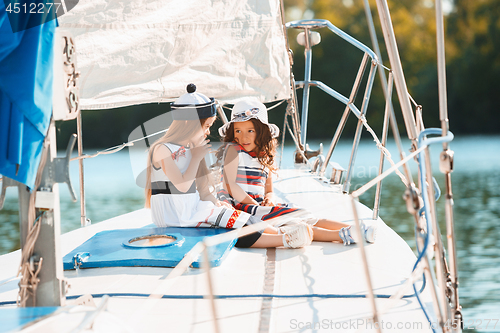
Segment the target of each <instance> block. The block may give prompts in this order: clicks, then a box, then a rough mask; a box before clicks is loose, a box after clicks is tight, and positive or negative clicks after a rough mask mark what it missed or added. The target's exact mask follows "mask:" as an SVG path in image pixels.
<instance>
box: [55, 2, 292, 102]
mask: <svg viewBox="0 0 500 333" xmlns="http://www.w3.org/2000/svg"><path fill="white" fill-rule="evenodd" d="M59 23H60V27H61V28H63V29H64V30H69V31H70V32H71V34H72V35H73V37H74V38H75V44H76V49H77V58H78V68H79V70H80V71H81V76H80V100H81V109H86V110H90V109H109V108H115V107H121V106H128V105H134V104H144V103H152V102H168V101H172V100H173V99H175V98H176V97H178V96H180V95H181V94H183V93H185V89H186V85H187V84H188V83H194V84H196V85H197V87H198V91H199V92H202V93H204V94H205V95H208V96H210V97H215V98H217V99H219V100H220V101H222V102H225V103H234V102H236V101H238V100H239V99H240V98H242V97H248V96H253V97H256V98H258V99H259V100H261V101H262V102H269V101H274V100H280V99H286V98H289V96H290V84H289V82H290V69H289V60H288V55H287V52H286V47H285V37H284V32H283V29H282V25H281V17H280V5H279V1H277V0H183V1H178V0H144V1H126V0H93V1H90V0H80V2H79V3H78V5H76V6H75V7H74V8H73V9H72V10H71V11H70V12H68V13H66V14H65V15H63V16H62V17H60V18H59Z"/></svg>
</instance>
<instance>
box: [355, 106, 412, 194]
mask: <svg viewBox="0 0 500 333" xmlns="http://www.w3.org/2000/svg"><path fill="white" fill-rule="evenodd" d="M359 120H361V122H362V123H363V126H365V128H366V130H367V131H368V132H369V133H370V134H371V136H372V137H373V141H375V144H376V146H377V148H378V149H379V150H380V151H381V152H382V153H383V154H384V156H385V157H386V158H387V160H388V161H389V163H390V164H391V166H394V165H395V163H394V161H393V160H392V158H391V153H390V152H389V150H387V148H385V147H384V146H383V145H382V143H381V142H380V140H379V139H378V137H377V135H376V134H375V132H374V131H373V129H372V128H371V127H370V125H368V122H367V121H366V117H365V115H364V114H363V115H361V116H360V117H359ZM395 171H396V174H397V175H398V176H399V178H400V179H401V181H402V182H403V184H405V186H406V187H408V180H407V179H406V177H405V176H404V175H403V174H402V173H401V171H399V169H396V170H395Z"/></svg>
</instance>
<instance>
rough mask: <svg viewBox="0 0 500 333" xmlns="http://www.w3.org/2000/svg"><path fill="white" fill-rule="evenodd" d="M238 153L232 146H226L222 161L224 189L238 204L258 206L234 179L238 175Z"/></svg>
mask: <svg viewBox="0 0 500 333" xmlns="http://www.w3.org/2000/svg"><path fill="white" fill-rule="evenodd" d="M238 160H239V158H238V152H237V151H236V149H235V148H234V147H233V146H228V147H227V151H226V157H225V159H224V168H223V170H222V172H223V175H224V182H223V184H224V188H225V189H226V190H227V191H228V192H229V194H230V195H231V196H232V197H233V198H234V199H235V200H236V201H238V202H241V203H243V204H251V205H258V203H257V201H255V200H254V199H252V198H251V197H250V196H249V195H248V194H247V193H246V192H245V191H244V190H243V189H242V188H241V187H240V186H239V185H238V184H237V183H236V177H237V174H238Z"/></svg>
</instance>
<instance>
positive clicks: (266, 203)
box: [261, 195, 276, 206]
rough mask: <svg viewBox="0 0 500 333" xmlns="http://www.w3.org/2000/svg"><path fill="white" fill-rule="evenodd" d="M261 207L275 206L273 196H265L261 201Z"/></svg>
mask: <svg viewBox="0 0 500 333" xmlns="http://www.w3.org/2000/svg"><path fill="white" fill-rule="evenodd" d="M261 206H276V203H275V200H274V195H266V197H265V198H264V201H262V203H261Z"/></svg>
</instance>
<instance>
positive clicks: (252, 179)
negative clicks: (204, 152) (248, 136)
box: [218, 143, 318, 224]
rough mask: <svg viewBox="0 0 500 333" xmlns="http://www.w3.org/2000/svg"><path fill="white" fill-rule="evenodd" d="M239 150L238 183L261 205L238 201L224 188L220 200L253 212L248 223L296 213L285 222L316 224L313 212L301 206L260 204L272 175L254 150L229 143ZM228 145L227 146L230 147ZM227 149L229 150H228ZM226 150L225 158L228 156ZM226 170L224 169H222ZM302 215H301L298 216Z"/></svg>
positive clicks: (219, 194)
mask: <svg viewBox="0 0 500 333" xmlns="http://www.w3.org/2000/svg"><path fill="white" fill-rule="evenodd" d="M229 145H231V146H232V147H234V148H235V149H236V151H237V152H238V172H237V176H236V183H237V184H238V185H239V186H240V187H241V188H242V189H243V190H244V191H245V192H246V193H247V194H248V195H249V196H250V197H251V198H252V199H254V200H255V201H257V202H258V203H259V205H253V204H243V203H240V202H237V201H236V200H235V199H234V198H233V197H232V196H231V195H230V194H229V192H228V191H227V190H226V189H225V188H224V187H226V186H224V187H223V188H222V189H221V190H219V192H218V196H219V200H221V201H226V202H228V203H229V204H231V205H232V206H233V207H234V208H236V209H238V210H242V211H244V212H247V213H249V214H251V215H252V216H253V217H254V218H252V219H249V220H248V222H247V224H251V223H256V222H259V221H261V220H262V221H265V220H269V219H272V218H275V217H278V216H283V215H286V214H290V213H294V214H293V218H292V217H291V218H290V219H289V220H285V221H286V222H284V223H283V224H288V223H297V222H305V223H308V224H315V223H316V222H317V221H318V220H317V219H316V218H314V217H313V216H312V214H311V213H310V212H309V211H307V210H305V209H301V208H293V207H291V206H290V205H288V204H278V205H276V206H260V204H262V202H263V201H264V197H265V186H266V181H267V178H268V177H271V175H270V173H269V170H268V168H266V167H264V166H263V165H262V164H261V163H260V162H259V160H258V159H257V157H256V155H255V153H254V152H248V151H246V150H245V149H244V148H243V147H242V146H241V145H239V144H236V143H229V144H228V146H229ZM228 146H227V147H228ZM226 151H227V150H226ZM225 153H226V152H224V158H223V160H225V157H226V154H225ZM222 171H224V170H222ZM221 182H222V183H223V184H224V172H222V173H221ZM224 185H225V184H224ZM297 216H300V217H297Z"/></svg>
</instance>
